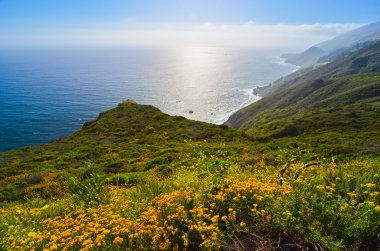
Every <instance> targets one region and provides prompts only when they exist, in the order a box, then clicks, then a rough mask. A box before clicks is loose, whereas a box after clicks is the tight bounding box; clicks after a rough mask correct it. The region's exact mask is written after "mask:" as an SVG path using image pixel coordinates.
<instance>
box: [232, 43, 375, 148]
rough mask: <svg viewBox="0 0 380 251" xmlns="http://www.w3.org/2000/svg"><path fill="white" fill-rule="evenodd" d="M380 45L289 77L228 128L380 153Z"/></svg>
mask: <svg viewBox="0 0 380 251" xmlns="http://www.w3.org/2000/svg"><path fill="white" fill-rule="evenodd" d="M379 66H380V43H376V44H374V45H372V46H369V47H367V48H365V49H362V50H360V51H358V52H355V53H353V54H351V55H349V56H347V57H344V58H341V59H339V60H337V61H335V62H332V63H331V64H328V65H324V66H320V67H319V68H317V69H310V70H308V71H305V70H304V71H302V72H300V73H295V74H292V75H290V76H288V77H285V79H286V80H288V81H284V82H279V81H277V82H275V83H274V84H273V88H272V90H273V91H272V93H271V94H269V95H268V96H266V97H265V98H263V99H261V100H260V101H258V102H256V103H254V104H252V105H250V106H248V107H245V108H243V109H242V110H240V111H238V112H237V113H235V114H234V115H232V116H231V117H230V118H229V120H228V121H227V122H226V124H227V125H229V126H232V127H235V128H239V129H241V130H244V131H246V132H247V133H248V134H249V135H251V136H253V137H255V138H256V139H257V140H261V141H268V140H273V139H276V140H277V141H279V142H283V141H285V140H286V141H287V143H288V144H290V143H301V144H310V145H312V146H315V147H317V148H319V149H320V151H324V152H326V154H339V153H347V152H352V153H353V152H358V151H375V152H380V147H379V146H380V134H379V130H378V128H379V127H378V124H379V121H378V118H379V116H380V107H379V101H380V73H379V71H380V67H379Z"/></svg>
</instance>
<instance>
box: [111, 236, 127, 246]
mask: <svg viewBox="0 0 380 251" xmlns="http://www.w3.org/2000/svg"><path fill="white" fill-rule="evenodd" d="M123 240H124V239H123V238H121V237H116V238H115V240H113V244H115V245H118V244H120V243H122V242H123Z"/></svg>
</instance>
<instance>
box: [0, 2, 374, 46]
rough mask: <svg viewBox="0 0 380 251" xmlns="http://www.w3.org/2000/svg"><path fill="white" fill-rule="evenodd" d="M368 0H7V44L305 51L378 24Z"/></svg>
mask: <svg viewBox="0 0 380 251" xmlns="http://www.w3.org/2000/svg"><path fill="white" fill-rule="evenodd" d="M378 13H380V3H378V2H376V1H372V0H366V1H357V0H350V1H342V0H339V1H334V2H328V1H327V0H325V1H318V2H308V3H303V4H302V5H300V4H299V3H298V2H297V1H286V3H285V2H278V1H277V2H276V1H273V0H272V1H266V2H258V1H246V0H240V1H234V2H233V3H231V2H228V1H215V0H208V1H199V0H195V1H187V0H184V1H149V0H145V1H128V2H125V1H119V0H117V1H112V2H107V3H105V2H103V1H87V0H86V1H80V2H75V1H54V2H48V1H43V0H37V1H33V2H29V1H22V0H19V1H10V0H3V1H0V34H1V36H0V46H2V47H6V46H25V45H28V46H37V45H40V46H54V45H111V46H112V45H142V46H232V47H256V48H273V49H278V48H283V49H288V50H302V49H305V48H307V47H309V46H311V45H313V44H315V43H319V42H322V41H325V40H328V39H331V38H333V37H335V36H338V35H340V34H342V33H344V32H347V31H349V30H352V29H355V28H358V27H360V26H362V25H365V24H368V23H371V22H374V21H377V20H378V19H379V15H378Z"/></svg>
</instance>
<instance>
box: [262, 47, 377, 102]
mask: <svg viewBox="0 0 380 251" xmlns="http://www.w3.org/2000/svg"><path fill="white" fill-rule="evenodd" d="M378 71H380V42H376V43H374V44H369V46H367V47H365V48H362V49H361V50H359V51H355V52H353V53H349V54H343V55H341V56H339V57H337V58H336V60H335V61H333V62H331V63H328V64H321V65H319V66H318V65H317V66H314V67H309V68H305V69H301V70H299V71H296V72H294V73H292V74H290V75H287V76H284V77H282V78H280V79H278V80H276V81H275V82H273V83H272V84H271V85H269V86H265V87H261V88H259V89H258V90H256V93H257V94H258V95H260V96H261V97H266V96H269V95H270V94H274V93H276V92H279V91H281V90H284V89H286V88H288V87H291V86H296V85H299V84H302V83H305V82H312V81H315V80H317V79H324V80H328V79H333V78H336V77H340V76H345V75H349V74H356V73H366V72H378Z"/></svg>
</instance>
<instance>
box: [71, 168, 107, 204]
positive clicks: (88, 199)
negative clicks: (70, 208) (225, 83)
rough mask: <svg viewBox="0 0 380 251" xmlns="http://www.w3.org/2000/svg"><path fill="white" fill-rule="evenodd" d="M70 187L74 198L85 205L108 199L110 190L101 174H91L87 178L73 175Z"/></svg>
mask: <svg viewBox="0 0 380 251" xmlns="http://www.w3.org/2000/svg"><path fill="white" fill-rule="evenodd" d="M69 189H70V191H71V192H72V193H73V195H74V199H76V200H77V202H79V203H83V204H85V205H89V206H91V205H97V204H100V203H105V202H106V201H107V195H108V190H107V188H106V187H105V180H104V178H103V177H102V176H100V175H99V174H90V175H89V177H88V178H86V179H80V178H77V177H72V178H71V179H70V181H69Z"/></svg>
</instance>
